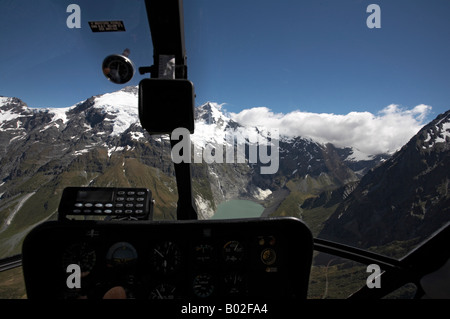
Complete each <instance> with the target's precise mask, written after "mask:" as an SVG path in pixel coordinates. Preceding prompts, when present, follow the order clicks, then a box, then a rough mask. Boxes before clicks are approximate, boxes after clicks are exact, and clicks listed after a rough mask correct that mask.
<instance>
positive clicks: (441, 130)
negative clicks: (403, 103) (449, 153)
mask: <svg viewBox="0 0 450 319" xmlns="http://www.w3.org/2000/svg"><path fill="white" fill-rule="evenodd" d="M417 143H418V146H420V148H421V149H422V150H431V149H433V148H435V147H439V146H441V147H444V148H445V149H449V148H450V110H449V111H447V112H445V113H442V114H440V115H439V116H438V117H437V118H436V119H435V120H434V121H432V122H431V123H429V124H428V125H426V126H425V127H424V128H423V129H422V130H421V131H420V132H419V134H418V142H417Z"/></svg>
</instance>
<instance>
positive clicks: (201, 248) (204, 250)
mask: <svg viewBox="0 0 450 319" xmlns="http://www.w3.org/2000/svg"><path fill="white" fill-rule="evenodd" d="M213 258H214V247H213V246H211V245H209V244H199V245H197V246H195V248H194V259H195V261H196V262H197V263H200V264H208V263H211V262H212V260H213Z"/></svg>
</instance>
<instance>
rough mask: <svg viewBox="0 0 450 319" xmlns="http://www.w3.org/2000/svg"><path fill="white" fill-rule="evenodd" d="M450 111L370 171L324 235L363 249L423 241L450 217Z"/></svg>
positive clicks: (334, 215)
mask: <svg viewBox="0 0 450 319" xmlns="http://www.w3.org/2000/svg"><path fill="white" fill-rule="evenodd" d="M449 182H450V111H447V112H446V113H444V114H441V115H439V116H438V117H437V118H436V119H435V120H434V121H432V122H431V123H429V124H428V125H426V126H425V127H423V128H422V129H421V130H420V131H419V133H418V134H417V135H415V136H414V137H413V138H412V139H411V140H410V141H409V142H408V143H407V144H406V145H405V146H404V147H403V148H402V149H401V150H400V151H398V152H397V153H395V154H394V155H393V156H392V157H391V158H390V159H389V160H387V161H386V162H384V163H383V164H382V165H380V166H379V167H377V168H375V169H372V170H370V171H369V172H368V173H367V174H366V175H365V176H364V177H363V178H362V179H361V181H360V183H359V185H358V186H357V187H356V189H355V190H354V191H353V192H352V193H351V194H350V195H349V196H348V197H346V198H345V200H343V202H342V203H341V204H340V205H339V207H338V208H337V209H336V211H335V212H334V214H333V215H332V216H331V217H330V218H329V219H328V220H327V222H326V223H325V226H324V228H323V230H322V232H321V233H320V237H322V238H325V239H330V240H336V239H338V240H339V241H340V242H344V243H347V244H351V245H357V246H360V247H363V248H367V247H370V246H379V245H383V244H386V243H389V242H391V241H394V240H409V239H412V238H419V239H423V238H424V237H427V236H429V235H430V234H431V233H433V232H434V231H436V230H437V229H438V228H440V227H441V226H442V225H443V224H445V223H446V222H448V221H449V220H450V192H449Z"/></svg>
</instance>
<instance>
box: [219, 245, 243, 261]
mask: <svg viewBox="0 0 450 319" xmlns="http://www.w3.org/2000/svg"><path fill="white" fill-rule="evenodd" d="M244 251H245V249H244V246H243V245H242V243H240V242H239V241H237V240H231V241H229V242H227V243H226V244H225V245H224V246H223V259H224V261H225V262H227V263H231V264H235V263H239V262H241V261H242V260H243V259H244Z"/></svg>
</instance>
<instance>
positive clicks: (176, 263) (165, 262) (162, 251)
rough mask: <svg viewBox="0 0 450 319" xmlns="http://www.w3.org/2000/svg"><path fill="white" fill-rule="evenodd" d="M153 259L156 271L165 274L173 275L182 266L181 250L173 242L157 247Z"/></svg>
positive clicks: (154, 249) (154, 248) (166, 242)
mask: <svg viewBox="0 0 450 319" xmlns="http://www.w3.org/2000/svg"><path fill="white" fill-rule="evenodd" d="M152 257H153V258H152V259H153V266H154V268H155V270H156V271H157V272H160V273H163V274H168V273H172V272H174V271H176V270H177V269H178V268H179V267H180V265H181V252H180V249H179V248H178V246H177V245H176V244H175V243H173V242H171V241H165V242H162V243H160V244H157V245H155V246H154V247H153V250H152Z"/></svg>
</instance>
